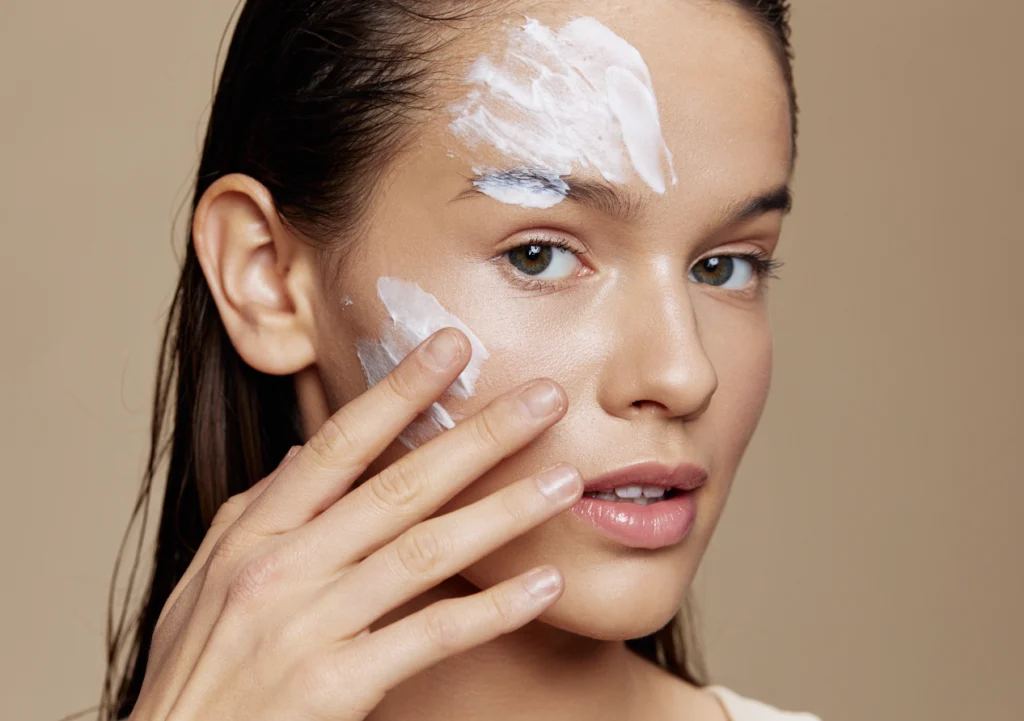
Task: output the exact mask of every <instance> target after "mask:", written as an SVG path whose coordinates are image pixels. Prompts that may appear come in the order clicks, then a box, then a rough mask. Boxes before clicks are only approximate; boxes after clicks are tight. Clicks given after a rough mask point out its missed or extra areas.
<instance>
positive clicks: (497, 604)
mask: <svg viewBox="0 0 1024 721" xmlns="http://www.w3.org/2000/svg"><path fill="white" fill-rule="evenodd" d="M484 603H485V604H486V605H487V610H488V612H489V613H490V615H491V617H492V618H494V619H496V620H497V621H498V623H499V625H500V626H501V627H502V628H513V627H515V626H516V625H518V624H517V619H518V617H519V614H518V605H517V604H516V602H515V600H514V599H513V598H512V597H511V595H510V594H508V593H504V592H503V593H487V594H485V595H484Z"/></svg>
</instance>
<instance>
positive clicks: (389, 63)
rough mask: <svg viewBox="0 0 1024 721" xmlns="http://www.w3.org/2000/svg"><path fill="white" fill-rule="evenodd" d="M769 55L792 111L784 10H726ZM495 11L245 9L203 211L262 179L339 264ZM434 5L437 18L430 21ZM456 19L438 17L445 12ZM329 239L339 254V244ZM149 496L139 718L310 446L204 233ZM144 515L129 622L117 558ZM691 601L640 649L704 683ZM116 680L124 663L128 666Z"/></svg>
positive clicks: (166, 358) (169, 342)
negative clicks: (242, 319)
mask: <svg viewBox="0 0 1024 721" xmlns="http://www.w3.org/2000/svg"><path fill="white" fill-rule="evenodd" d="M730 1H731V2H734V4H736V5H738V6H740V7H742V8H744V9H745V10H747V11H748V12H749V13H750V16H751V18H752V19H754V20H755V21H756V22H758V23H760V25H761V26H762V27H763V29H764V31H765V34H766V37H767V38H768V39H769V41H770V42H771V43H772V46H773V48H774V49H775V51H776V54H777V57H778V59H779V62H780V65H781V67H782V70H783V74H784V79H785V82H786V85H787V87H788V89H789V95H790V103H791V108H792V111H793V117H794V137H795V127H796V126H795V116H796V97H795V92H794V90H793V79H792V70H791V51H790V45H789V24H788V14H789V9H788V2H786V1H785V0H730ZM503 4H506V3H502V2H499V1H497V0H490V1H488V0H446V1H445V2H441V1H440V0H433V1H432V2H430V1H429V0H298V1H296V0H293V1H291V2H281V1H280V0H249V1H248V2H246V3H245V4H244V6H243V7H242V9H241V12H240V13H239V16H238V21H237V24H236V27H235V30H234V34H233V36H232V38H231V42H230V46H229V49H228V53H227V57H226V59H225V63H224V67H223V70H222V72H221V75H220V80H219V83H218V85H217V89H216V94H215V97H214V101H213V105H212V109H211V113H210V119H209V124H208V128H207V132H206V140H205V144H204V147H203V152H202V157H201V160H200V165H199V169H198V175H197V178H196V184H195V193H194V195H193V202H192V210H193V212H194V210H195V207H196V203H198V200H199V198H201V197H202V195H203V193H204V192H205V191H206V189H207V188H208V187H209V186H210V185H211V183H213V181H215V180H216V179H217V178H219V177H221V176H223V175H226V174H228V173H244V174H247V175H250V176H252V177H253V178H255V179H256V180H258V181H259V182H261V183H263V185H265V186H266V187H267V188H268V189H269V191H270V193H271V194H272V195H273V197H274V200H275V201H276V203H277V206H278V209H279V212H280V214H281V217H282V219H283V220H284V221H285V222H286V223H289V224H290V225H292V226H293V227H295V228H297V229H298V230H299V231H301V232H302V234H303V235H305V236H307V237H308V238H310V239H312V240H313V241H314V242H319V243H322V244H323V247H324V248H325V249H328V250H330V251H331V252H337V251H339V250H340V251H341V252H343V251H344V248H345V245H346V242H351V240H352V238H353V233H352V231H351V229H352V228H357V227H358V226H359V222H360V219H361V217H362V212H363V211H364V210H365V208H366V206H367V201H368V198H369V197H370V196H371V191H372V188H374V187H375V185H374V181H375V180H376V179H377V177H378V176H379V174H380V173H381V171H382V170H383V169H384V168H385V166H386V164H387V163H388V161H389V160H390V159H392V158H394V156H395V155H396V153H398V152H399V151H400V149H401V148H402V146H403V143H405V142H406V141H407V140H408V139H409V138H410V137H411V132H410V129H411V126H412V124H413V119H414V118H415V117H416V115H417V113H419V112H421V111H425V110H430V109H431V106H430V99H431V96H432V93H431V87H432V78H433V76H432V73H433V69H432V68H433V67H436V61H435V63H434V64H433V65H432V62H431V61H432V60H434V59H435V58H436V57H437V54H438V52H439V51H440V50H441V49H442V47H443V46H444V45H446V44H447V43H448V42H449V41H450V40H451V39H452V38H453V37H456V36H457V34H458V32H459V31H460V28H462V27H464V26H465V21H467V20H469V19H470V18H473V19H474V20H477V19H479V18H480V16H481V14H482V13H483V14H486V13H491V12H495V11H497V10H500V8H501V6H502V5H503ZM428 6H429V10H428ZM439 7H440V8H444V9H445V10H446V12H445V13H441V14H438V8H439ZM328 239H330V240H329V245H328ZM151 421H152V426H151V438H150V451H149V458H148V463H147V466H146V472H145V476H144V479H143V483H142V487H141V489H140V492H139V496H138V499H137V502H136V505H135V510H134V513H133V515H132V519H131V522H130V523H129V526H128V529H127V530H126V532H125V536H124V540H123V541H122V545H121V549H120V551H119V553H118V559H117V561H118V562H117V564H115V567H114V577H113V579H112V582H111V592H110V605H109V612H108V620H107V663H108V669H107V674H106V678H105V681H104V686H103V691H102V698H101V702H100V717H101V718H102V719H120V718H125V717H127V716H128V715H129V714H130V712H131V711H132V709H133V708H134V705H135V703H136V701H137V699H138V695H139V692H140V689H141V687H142V680H143V677H144V675H145V673H146V665H147V660H148V655H149V650H150V643H151V640H152V636H153V631H154V628H155V626H156V621H157V618H158V617H159V615H160V611H161V609H162V608H163V605H164V604H165V602H166V600H167V598H168V597H169V595H170V593H171V591H172V590H173V588H174V586H175V585H176V584H177V583H178V581H179V580H180V579H181V577H182V575H183V573H184V572H185V569H186V568H187V567H188V565H189V563H190V562H191V560H192V558H193V555H194V553H195V551H196V549H197V548H198V547H199V543H200V541H201V540H202V538H203V536H204V535H205V533H206V530H207V528H208V527H209V524H210V521H211V520H212V518H213V516H214V513H215V512H216V511H217V509H218V507H219V506H220V505H221V504H222V503H223V502H224V501H225V500H227V498H228V497H229V496H231V495H233V494H236V493H240V492H242V491H244V490H245V489H246V488H248V487H249V486H251V485H252V484H253V483H255V482H256V481H257V480H259V479H260V478H262V477H263V476H265V475H266V474H267V473H269V472H270V471H271V470H272V469H273V468H274V467H275V466H276V465H277V463H278V461H280V459H281V458H282V457H283V456H284V454H285V453H286V452H287V451H288V449H289V448H290V447H291V446H292V445H299V444H301V443H302V434H301V430H300V428H301V427H300V423H299V413H298V406H297V401H296V395H295V390H294V385H293V382H292V379H291V378H290V377H278V376H271V375H266V374H263V373H260V372H257V371H256V370H254V369H253V368H251V367H250V366H248V365H247V364H246V363H245V362H244V361H243V360H242V359H241V358H240V357H239V355H238V354H237V352H236V351H235V349H234V347H233V346H232V344H231V341H230V340H229V338H228V336H227V334H226V332H225V330H224V327H223V325H222V323H221V319H220V316H219V314H218V312H217V308H216V306H215V304H214V302H213V298H212V296H211V294H210V290H209V288H208V286H207V283H206V279H205V277H204V275H203V272H202V270H201V269H200V266H199V263H198V260H197V258H196V254H195V250H194V248H193V246H192V242H191V238H190V239H189V243H188V246H187V248H186V255H185V259H184V264H183V267H182V270H181V276H180V279H179V282H178V286H177V291H176V293H175V295H174V299H173V302H172V304H171V308H170V312H169V316H168V319H167V324H166V328H165V331H164V337H163V343H162V346H161V352H160V357H159V362H158V366H157V385H156V391H155V400H154V406H153V411H152V419H151ZM165 462H166V463H167V474H166V479H167V483H166V489H165V491H164V498H163V504H162V510H161V513H160V526H159V529H158V534H157V539H156V549H155V554H154V557H153V561H154V562H153V567H152V571H151V576H150V579H149V583H148V587H146V588H145V589H144V595H143V598H142V608H141V612H140V613H139V614H138V615H137V617H135V618H134V619H133V622H132V623H128V622H127V615H128V608H129V605H130V602H131V596H132V588H133V585H134V583H135V580H136V573H137V570H138V565H139V560H140V557H141V551H142V542H143V538H144V536H145V529H146V522H147V517H148V515H149V513H148V511H149V506H150V502H151V499H152V496H153V484H154V480H156V479H157V477H158V473H159V469H160V468H162V467H163V464H164V463H165ZM136 521H141V525H140V529H139V531H138V541H137V546H136V550H135V558H134V563H133V565H132V568H131V571H130V574H129V576H128V582H127V589H126V590H125V592H124V598H123V603H122V605H121V608H120V612H119V614H118V616H117V618H116V619H115V618H114V609H115V592H114V589H115V587H116V585H117V581H118V578H119V571H120V561H121V558H122V556H123V554H124V551H125V547H126V545H127V543H128V539H129V538H130V537H131V533H132V530H133V528H134V527H135V525H136ZM688 618H689V606H688V605H687V606H685V607H684V608H683V610H682V612H681V613H680V614H679V615H678V616H677V617H676V618H674V619H673V620H672V621H671V622H670V623H669V624H668V625H666V626H665V627H664V628H662V629H661V630H659V631H657V632H656V633H653V634H651V635H649V636H645V637H643V638H638V639H632V640H630V641H628V642H627V643H628V645H629V647H630V648H631V649H632V650H634V651H635V652H636V653H639V654H641V655H643V656H645V657H647V658H649V659H650V660H651V661H653V662H655V663H658V664H660V665H662V666H663V667H665V668H666V669H668V670H669V671H670V672H672V673H674V674H676V675H678V676H680V677H681V678H683V679H686V680H688V681H690V682H692V683H695V684H698V685H703V684H704V683H705V672H704V669H703V667H702V663H701V661H700V658H699V654H697V653H695V652H694V646H693V643H694V639H693V626H694V624H693V623H692V622H691V621H689V620H688ZM122 661H123V662H124V663H123V669H122V670H121V671H120V675H119V668H120V667H121V666H122Z"/></svg>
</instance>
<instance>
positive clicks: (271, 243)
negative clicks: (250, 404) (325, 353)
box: [192, 174, 316, 375]
mask: <svg viewBox="0 0 1024 721" xmlns="http://www.w3.org/2000/svg"><path fill="white" fill-rule="evenodd" d="M192 242H193V244H194V245H195V251H196V255H197V256H198V259H199V264H200V266H202V269H203V274H204V275H205V276H206V282H207V284H208V285H209V286H210V291H211V292H212V294H213V298H214V301H215V302H216V304H217V310H218V311H219V312H220V317H221V320H222V321H223V323H224V328H225V329H226V330H227V333H228V336H229V337H230V338H231V342H232V344H233V345H234V346H235V349H236V350H237V351H238V354H239V355H240V356H241V357H242V359H243V360H244V361H245V362H246V363H248V364H249V365H250V366H252V367H253V368H255V369H256V370H258V371H262V372H263V373H269V374H273V375H291V374H294V373H297V372H298V371H300V370H302V369H303V368H306V367H308V366H310V365H311V364H313V363H314V361H315V359H316V354H315V343H314V337H313V332H314V328H315V326H314V324H313V323H312V312H311V309H312V306H313V303H312V301H313V293H314V292H315V286H314V284H313V278H314V277H315V275H314V272H313V271H314V269H315V268H314V266H315V262H316V253H315V250H314V249H313V248H312V247H311V246H310V245H309V244H308V243H306V242H304V241H303V240H302V239H300V238H298V237H296V235H295V234H294V233H293V232H291V231H290V230H289V229H287V228H286V227H285V226H284V225H283V224H282V222H281V220H280V218H279V216H278V213H277V207H276V205H275V204H274V200H273V198H272V197H271V195H270V191H268V190H267V189H266V187H264V186H263V185H262V184H261V183H259V182H257V181H256V180H254V179H253V178H251V177H249V176H247V175H239V174H233V175H226V176H224V177H221V178H219V179H217V180H216V181H215V182H214V183H213V184H212V185H211V186H210V187H209V188H208V189H207V190H206V192H205V193H203V197H202V198H201V199H200V200H199V204H198V205H197V206H196V211H195V214H194V216H193V220H192Z"/></svg>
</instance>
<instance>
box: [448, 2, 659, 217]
mask: <svg viewBox="0 0 1024 721" xmlns="http://www.w3.org/2000/svg"><path fill="white" fill-rule="evenodd" d="M467 82H469V83H471V84H472V85H473V86H474V87H473V89H472V90H471V91H470V92H469V94H468V95H467V96H466V98H465V99H464V100H463V101H461V102H460V103H457V104H456V105H454V106H453V107H452V109H451V110H452V112H453V113H454V114H455V115H456V116H457V117H456V118H455V120H453V121H452V122H451V124H450V125H449V128H450V129H451V131H452V132H453V133H454V134H455V135H456V136H457V137H458V138H460V140H462V142H463V143H464V144H465V145H466V147H467V148H468V149H470V150H471V151H472V150H476V149H478V148H481V147H488V148H493V149H496V150H498V151H499V152H500V153H501V154H502V155H505V156H506V157H508V158H509V159H511V160H515V161H517V162H519V163H521V164H522V165H525V166H529V167H531V168H537V169H540V170H542V171H544V172H546V173H550V174H551V175H552V176H553V177H554V178H556V179H559V180H560V179H561V178H560V176H563V175H569V174H570V173H572V172H573V170H574V168H577V167H578V168H580V169H587V168H594V169H596V170H597V171H599V172H600V173H601V175H603V176H604V177H605V178H606V179H607V180H609V181H611V182H615V183H623V182H626V181H627V180H628V179H629V172H630V166H632V169H633V171H635V172H636V174H637V175H639V176H640V178H641V179H642V180H643V181H644V182H645V183H647V184H648V185H649V186H650V187H651V188H652V189H653V190H654V191H655V192H657V193H664V192H665V190H666V188H667V185H668V183H669V182H671V184H673V185H675V184H676V183H677V182H678V180H677V178H676V174H675V170H674V169H673V167H672V153H671V152H670V151H669V149H668V146H667V145H666V144H665V141H664V138H663V137H662V133H661V122H660V120H659V116H658V103H657V99H656V97H655V95H654V88H653V86H652V84H651V76H650V72H649V71H648V69H647V64H646V63H645V62H644V60H643V58H642V57H641V55H640V52H639V51H638V50H637V49H636V48H634V47H633V46H632V45H630V44H629V43H628V42H626V41H625V40H624V39H623V38H621V37H619V36H618V35H616V34H615V33H614V32H612V30H610V29H609V28H607V27H606V26H604V25H602V24H601V23H600V22H598V21H597V20H595V19H594V18H590V17H584V18H578V19H575V20H572V21H570V22H568V23H567V24H566V25H565V26H564V27H562V29H561V30H559V31H557V32H555V31H553V30H551V29H550V28H548V27H545V26H544V25H541V24H540V23H539V22H538V21H537V20H534V19H532V18H527V22H526V25H525V26H523V27H522V28H515V29H513V30H512V31H511V35H510V39H509V45H508V48H507V49H506V51H505V56H504V58H502V61H501V62H500V64H499V63H496V62H495V61H494V60H492V59H491V58H490V57H486V56H485V57H481V58H479V59H478V60H477V61H476V62H475V63H474V64H473V66H472V68H471V69H470V72H469V76H468V77H467ZM666 169H667V170H668V172H669V174H670V178H671V180H670V181H667V180H666V176H665V170H666ZM473 171H474V172H475V173H477V174H478V175H481V176H484V179H483V180H482V181H478V182H477V187H478V188H479V189H480V190H481V191H482V192H484V193H485V194H487V195H489V196H491V197H493V198H495V199H496V200H499V201H501V202H505V203H513V204H516V205H523V206H525V207H541V208H545V207H550V206H551V205H554V204H555V203H557V202H560V201H561V200H562V198H564V197H565V193H566V192H567V191H568V186H565V188H564V190H563V191H562V192H560V193H559V192H558V191H557V190H556V189H555V188H553V187H552V186H551V185H550V184H548V183H541V184H536V183H534V184H533V185H531V184H529V183H520V184H519V185H518V187H517V186H516V183H515V176H514V174H513V175H511V176H508V177H504V178H503V179H501V180H499V181H495V180H493V177H494V176H495V175H496V176H498V177H499V178H500V177H501V176H502V173H500V172H498V173H491V172H489V171H488V170H487V169H482V168H478V167H474V168H473Z"/></svg>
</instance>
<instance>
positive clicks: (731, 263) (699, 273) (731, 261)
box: [690, 255, 754, 288]
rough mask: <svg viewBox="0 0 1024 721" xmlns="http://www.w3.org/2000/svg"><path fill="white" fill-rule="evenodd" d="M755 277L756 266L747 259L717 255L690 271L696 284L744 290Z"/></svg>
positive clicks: (702, 261)
mask: <svg viewBox="0 0 1024 721" xmlns="http://www.w3.org/2000/svg"><path fill="white" fill-rule="evenodd" d="M753 277H754V266H753V264H752V263H751V262H750V261H749V260H746V259H745V258H737V257H734V256H731V255H715V256H712V257H710V258H705V259H704V260H701V261H699V262H698V263H697V264H696V265H694V266H693V268H691V269H690V280H692V281H694V282H695V283H705V284H707V285H714V286H723V287H727V288H743V287H744V286H746V285H747V283H749V282H750V281H751V279H752V278H753Z"/></svg>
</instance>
